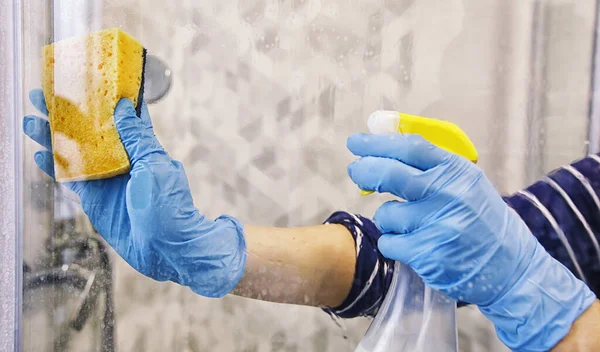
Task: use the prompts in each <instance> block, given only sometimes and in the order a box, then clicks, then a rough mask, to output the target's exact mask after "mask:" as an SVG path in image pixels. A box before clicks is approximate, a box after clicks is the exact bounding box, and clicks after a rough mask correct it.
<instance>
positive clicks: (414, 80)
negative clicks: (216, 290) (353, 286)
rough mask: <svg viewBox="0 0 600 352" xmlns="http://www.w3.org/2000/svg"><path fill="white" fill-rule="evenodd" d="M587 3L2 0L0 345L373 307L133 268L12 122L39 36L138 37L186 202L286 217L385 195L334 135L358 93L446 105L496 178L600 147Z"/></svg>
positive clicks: (262, 338) (240, 339)
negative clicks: (198, 289)
mask: <svg viewBox="0 0 600 352" xmlns="http://www.w3.org/2000/svg"><path fill="white" fill-rule="evenodd" d="M597 14H598V7H597V4H596V1H594V0H545V1H540V0H419V1H417V0H327V1H325V0H285V1H284V0H221V1H191V0H188V1H161V0H146V1H141V0H85V1H80V0H46V1H38V0H12V1H0V34H2V36H0V57H1V58H2V60H1V62H0V268H1V269H0V283H1V285H0V351H13V350H23V351H114V350H119V351H165V350H166V351H352V350H353V349H354V347H355V346H356V344H357V343H358V341H359V340H360V338H361V337H362V336H363V334H364V332H365V330H366V328H367V326H368V324H369V321H368V320H367V319H366V318H358V319H352V320H349V321H336V320H333V319H331V318H330V317H329V316H328V315H327V314H325V313H323V312H321V311H320V310H318V309H314V308H308V307H299V306H283V305H276V304H269V303H265V302H258V301H251V300H247V299H243V298H239V297H229V296H228V297H225V298H223V299H221V300H209V299H205V298H202V297H199V296H197V295H194V294H193V293H192V292H190V291H189V290H188V289H186V288H182V287H179V286H177V285H175V284H170V283H157V282H154V281H152V280H150V279H147V278H145V277H143V276H141V275H140V274H138V273H137V272H135V271H134V270H133V269H132V268H130V267H129V266H128V265H127V264H126V263H125V262H124V261H123V260H122V259H120V258H119V257H118V256H116V255H115V254H114V252H113V251H112V249H110V248H108V247H107V246H106V245H105V244H104V242H103V241H102V239H101V238H100V237H99V236H98V235H97V234H96V233H95V231H94V229H93V228H92V227H91V225H90V224H89V223H88V221H87V219H86V217H85V216H84V215H83V214H82V212H81V210H80V206H79V205H78V204H77V201H76V200H75V197H73V196H72V195H70V194H69V193H67V191H66V190H65V189H63V188H61V187H60V186H58V185H56V184H55V183H53V182H52V180H50V179H49V178H48V177H47V176H45V175H44V174H43V173H42V172H41V171H39V170H38V168H37V167H36V166H35V164H34V162H33V153H34V152H35V151H36V150H37V149H38V146H37V145H35V144H34V143H33V142H31V141H30V140H28V139H27V138H25V137H24V135H23V134H22V129H21V119H22V116H23V115H25V114H35V113H36V111H35V110H34V108H33V107H32V106H31V105H30V104H29V102H28V98H27V97H28V92H29V91H30V90H31V89H35V88H38V87H39V86H40V83H41V82H40V81H41V80H40V69H41V68H40V57H41V48H42V46H43V45H45V44H48V43H50V42H52V41H55V40H60V39H63V38H67V37H71V36H75V35H81V34H85V33H88V32H90V31H94V30H99V29H102V28H108V27H114V26H118V27H121V28H122V29H123V30H125V31H126V32H128V33H130V34H131V35H133V36H134V37H136V38H137V39H139V40H140V42H142V43H143V44H144V46H145V47H146V48H147V49H148V51H149V53H150V54H151V55H152V57H153V59H152V60H153V62H154V63H155V64H156V66H152V67H151V69H152V70H153V71H152V77H154V78H153V80H151V82H150V83H149V84H153V86H152V87H150V88H149V89H148V92H149V93H148V94H150V93H152V94H153V95H152V97H150V96H147V99H148V100H149V102H151V103H152V104H151V105H150V107H149V109H150V114H151V116H152V119H153V123H154V126H155V130H156V133H157V136H158V138H159V139H160V141H161V143H162V144H163V145H164V147H165V149H166V150H168V151H169V153H170V154H171V155H172V156H173V157H174V158H175V159H178V160H180V161H182V162H183V164H184V166H185V168H186V172H187V175H188V178H189V179H190V183H191V188H192V192H193V196H194V199H195V201H196V204H197V206H198V207H199V208H200V210H201V211H202V212H204V213H205V214H206V215H207V216H209V217H216V216H218V215H219V214H222V213H228V214H231V215H234V216H236V217H237V218H238V219H240V220H241V221H243V222H245V223H250V224H256V225H271V226H300V225H310V224H317V223H320V222H322V221H323V220H325V219H326V218H327V217H328V215H329V214H331V213H332V212H333V211H335V210H346V211H350V212H355V213H360V214H362V215H365V216H372V214H373V212H374V210H375V209H376V208H377V206H378V205H379V204H381V202H382V200H384V199H385V197H383V196H371V197H368V198H361V197H360V196H359V194H358V192H357V190H356V188H355V186H354V185H353V184H352V183H351V181H350V180H349V179H348V177H347V175H346V166H347V164H348V163H349V162H351V161H352V160H353V158H352V156H351V155H349V153H348V152H347V151H346V149H345V139H346V137H347V136H348V135H350V134H352V133H355V132H365V131H366V118H367V116H368V115H369V114H370V113H371V112H372V111H374V110H379V109H391V110H400V111H403V112H407V113H413V114H420V115H424V116H430V117H436V118H442V119H446V120H449V121H452V122H455V123H457V124H458V125H460V126H461V127H462V128H463V129H464V130H465V131H466V132H467V133H468V134H469V135H470V137H471V138H472V140H473V141H474V143H475V145H476V146H477V148H478V150H479V153H480V163H481V166H482V167H483V168H484V169H485V171H486V173H487V175H488V176H489V177H490V178H491V179H492V181H493V182H494V183H495V185H496V186H497V188H498V189H499V190H500V191H501V192H513V191H515V190H517V189H519V188H520V187H523V186H525V185H527V184H528V183H531V182H533V181H534V180H535V179H536V178H537V177H539V176H540V175H542V174H543V173H545V172H548V171H549V170H551V169H553V168H555V167H557V166H559V165H561V164H563V163H567V162H569V161H571V160H573V159H576V158H579V157H581V156H583V155H585V153H586V152H587V151H588V150H589V151H590V152H600V105H598V102H599V101H600V96H599V95H598V94H600V93H598V92H600V90H599V89H598V84H600V73H598V71H597V70H596V68H597V67H599V66H600V56H599V55H598V51H597V50H596V48H597V44H596V40H597V39H598V35H597V31H598V23H597V22H598V21H597ZM153 65H154V64H153ZM148 72H150V71H148ZM587 141H590V143H589V144H588V143H587ZM458 325H459V345H460V350H461V351H482V350H485V351H504V350H505V349H504V347H502V346H501V344H500V343H499V342H498V341H497V339H496V337H495V335H494V332H493V330H492V329H491V327H490V326H489V324H488V323H487V322H486V321H485V320H484V319H483V318H482V317H481V316H480V314H479V313H478V311H477V310H476V309H473V308H462V309H460V310H459V313H458Z"/></svg>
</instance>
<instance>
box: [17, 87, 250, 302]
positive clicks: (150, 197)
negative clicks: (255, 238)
mask: <svg viewBox="0 0 600 352" xmlns="http://www.w3.org/2000/svg"><path fill="white" fill-rule="evenodd" d="M30 100H31V102H32V103H33V105H35V107H36V108H37V109H38V110H40V111H41V112H42V113H44V114H46V115H47V114H48V110H47V109H46V102H45V100H44V96H43V93H42V91H41V90H34V91H32V92H31V94H30ZM115 124H116V127H117V130H118V132H119V135H120V136H121V141H122V142H123V144H124V146H125V150H126V151H127V154H128V155H129V159H130V162H131V171H130V172H129V174H125V175H120V176H116V177H113V178H109V179H104V180H96V181H84V182H70V183H64V185H65V186H66V187H68V188H69V189H71V190H72V191H74V192H75V193H76V194H77V195H78V196H79V198H80V199H81V205H82V207H83V210H84V211H85V213H86V214H87V216H88V217H89V219H90V221H91V223H92V225H93V226H94V228H95V229H96V231H98V233H100V235H102V237H104V239H105V240H106V241H107V242H108V243H109V244H110V245H111V246H112V247H113V248H114V249H115V251H116V252H117V253H118V254H119V255H120V256H121V257H123V259H125V261H127V262H128V263H129V264H130V265H131V266H132V267H133V268H135V269H136V270H137V271H139V272H140V273H142V274H144V275H146V276H148V277H150V278H153V279H155V280H158V281H166V280H170V281H174V282H177V283H179V284H181V285H184V286H189V287H190V288H191V289H192V291H194V292H196V293H198V294H200V295H202V296H207V297H222V296H224V295H226V294H227V293H229V292H230V291H231V290H232V289H233V288H234V287H235V286H236V285H237V283H238V281H239V280H240V278H241V277H242V274H243V271H244V265H245V262H246V242H245V240H244V233H243V227H242V224H241V223H239V222H238V221H237V220H236V219H234V218H232V217H228V216H221V217H219V218H217V219H216V220H214V221H213V220H210V219H207V218H205V217H204V216H203V215H202V214H200V212H199V211H198V209H196V207H195V206H194V202H193V200H192V195H191V193H190V189H189V185H188V180H187V177H186V175H185V172H184V170H183V166H182V164H181V163H180V162H178V161H175V160H173V159H171V157H170V156H169V155H168V154H167V152H165V151H164V150H163V148H162V146H161V145H160V143H159V142H158V140H157V139H156V137H155V135H154V131H153V129H152V122H151V121H150V116H149V114H148V109H147V107H146V105H145V104H144V105H143V107H142V113H141V117H137V116H136V112H135V109H134V107H133V104H132V103H131V101H129V100H128V99H121V101H119V103H118V104H117V107H116V109H115ZM23 129H24V131H25V133H26V134H27V135H28V136H29V137H31V138H32V139H33V140H34V141H36V142H38V143H39V144H41V145H42V146H43V147H44V148H46V149H47V150H46V151H38V152H36V153H35V156H34V160H35V163H36V164H37V165H38V166H39V167H40V168H41V169H42V170H43V171H44V172H45V173H46V174H48V175H49V176H50V177H53V175H54V171H53V170H54V166H53V158H52V153H51V140H50V138H51V137H50V128H49V123H48V121H47V120H46V119H43V118H40V117H35V116H26V117H25V119H24V120H23Z"/></svg>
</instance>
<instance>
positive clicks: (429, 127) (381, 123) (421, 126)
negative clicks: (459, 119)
mask: <svg viewBox="0 0 600 352" xmlns="http://www.w3.org/2000/svg"><path fill="white" fill-rule="evenodd" d="M367 124H368V126H369V130H370V132H371V133H373V134H381V133H395V132H397V133H403V134H418V135H421V136H422V137H423V138H425V139H426V140H428V141H429V142H431V143H432V144H434V145H436V146H437V147H439V148H442V149H444V150H446V151H448V152H450V153H454V154H457V155H460V156H462V157H464V158H466V159H468V160H470V161H472V162H474V163H477V161H478V155H477V149H475V146H474V145H473V143H472V142H471V140H470V139H469V137H468V136H467V134H466V133H465V132H463V130H461V129H460V127H458V126H457V125H455V124H453V123H451V122H448V121H442V120H437V119H432V118H428V117H421V116H415V115H409V114H404V113H400V112H397V111H376V112H374V113H372V114H371V116H369V120H368V122H367ZM371 193H373V191H365V190H361V191H360V194H361V195H363V196H367V195H369V194H371Z"/></svg>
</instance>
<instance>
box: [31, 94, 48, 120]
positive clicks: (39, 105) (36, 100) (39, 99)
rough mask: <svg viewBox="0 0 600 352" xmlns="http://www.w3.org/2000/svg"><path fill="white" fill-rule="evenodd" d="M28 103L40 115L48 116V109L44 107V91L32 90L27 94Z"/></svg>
mask: <svg viewBox="0 0 600 352" xmlns="http://www.w3.org/2000/svg"><path fill="white" fill-rule="evenodd" d="M29 101H31V104H33V106H35V108H36V109H38V110H39V112H41V113H42V114H44V115H46V116H48V107H47V106H46V98H44V91H43V90H41V89H34V90H32V91H30V92H29Z"/></svg>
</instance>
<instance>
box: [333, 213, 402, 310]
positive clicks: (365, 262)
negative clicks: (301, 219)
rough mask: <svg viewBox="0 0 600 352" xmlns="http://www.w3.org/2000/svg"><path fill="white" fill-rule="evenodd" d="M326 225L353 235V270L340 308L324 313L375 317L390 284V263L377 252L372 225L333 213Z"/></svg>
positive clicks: (360, 219) (374, 228)
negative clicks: (354, 264) (337, 225)
mask: <svg viewBox="0 0 600 352" xmlns="http://www.w3.org/2000/svg"><path fill="white" fill-rule="evenodd" d="M325 223H334V224H341V225H343V226H345V227H346V228H347V229H348V231H349V232H350V233H351V234H352V237H353V238H354V242H355V248H356V268H355V274H354V281H353V283H352V288H351V289H350V293H349V294H348V297H346V300H344V302H342V304H341V305H340V306H339V307H330V308H326V309H325V311H326V312H328V313H330V314H334V315H336V316H339V317H341V318H354V317H358V316H375V314H377V311H378V309H379V306H380V305H381V302H382V300H383V298H384V297H385V294H386V292H387V290H388V288H389V286H390V283H391V282H392V273H393V270H394V265H393V261H392V260H389V259H386V258H385V257H384V256H383V255H381V253H379V250H378V249H377V240H378V239H379V237H380V236H381V234H380V232H379V230H377V227H375V224H373V222H371V221H370V220H369V219H366V218H364V217H362V216H360V215H354V214H348V213H345V212H336V213H334V214H332V215H331V216H330V217H329V219H327V221H326V222H325Z"/></svg>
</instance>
